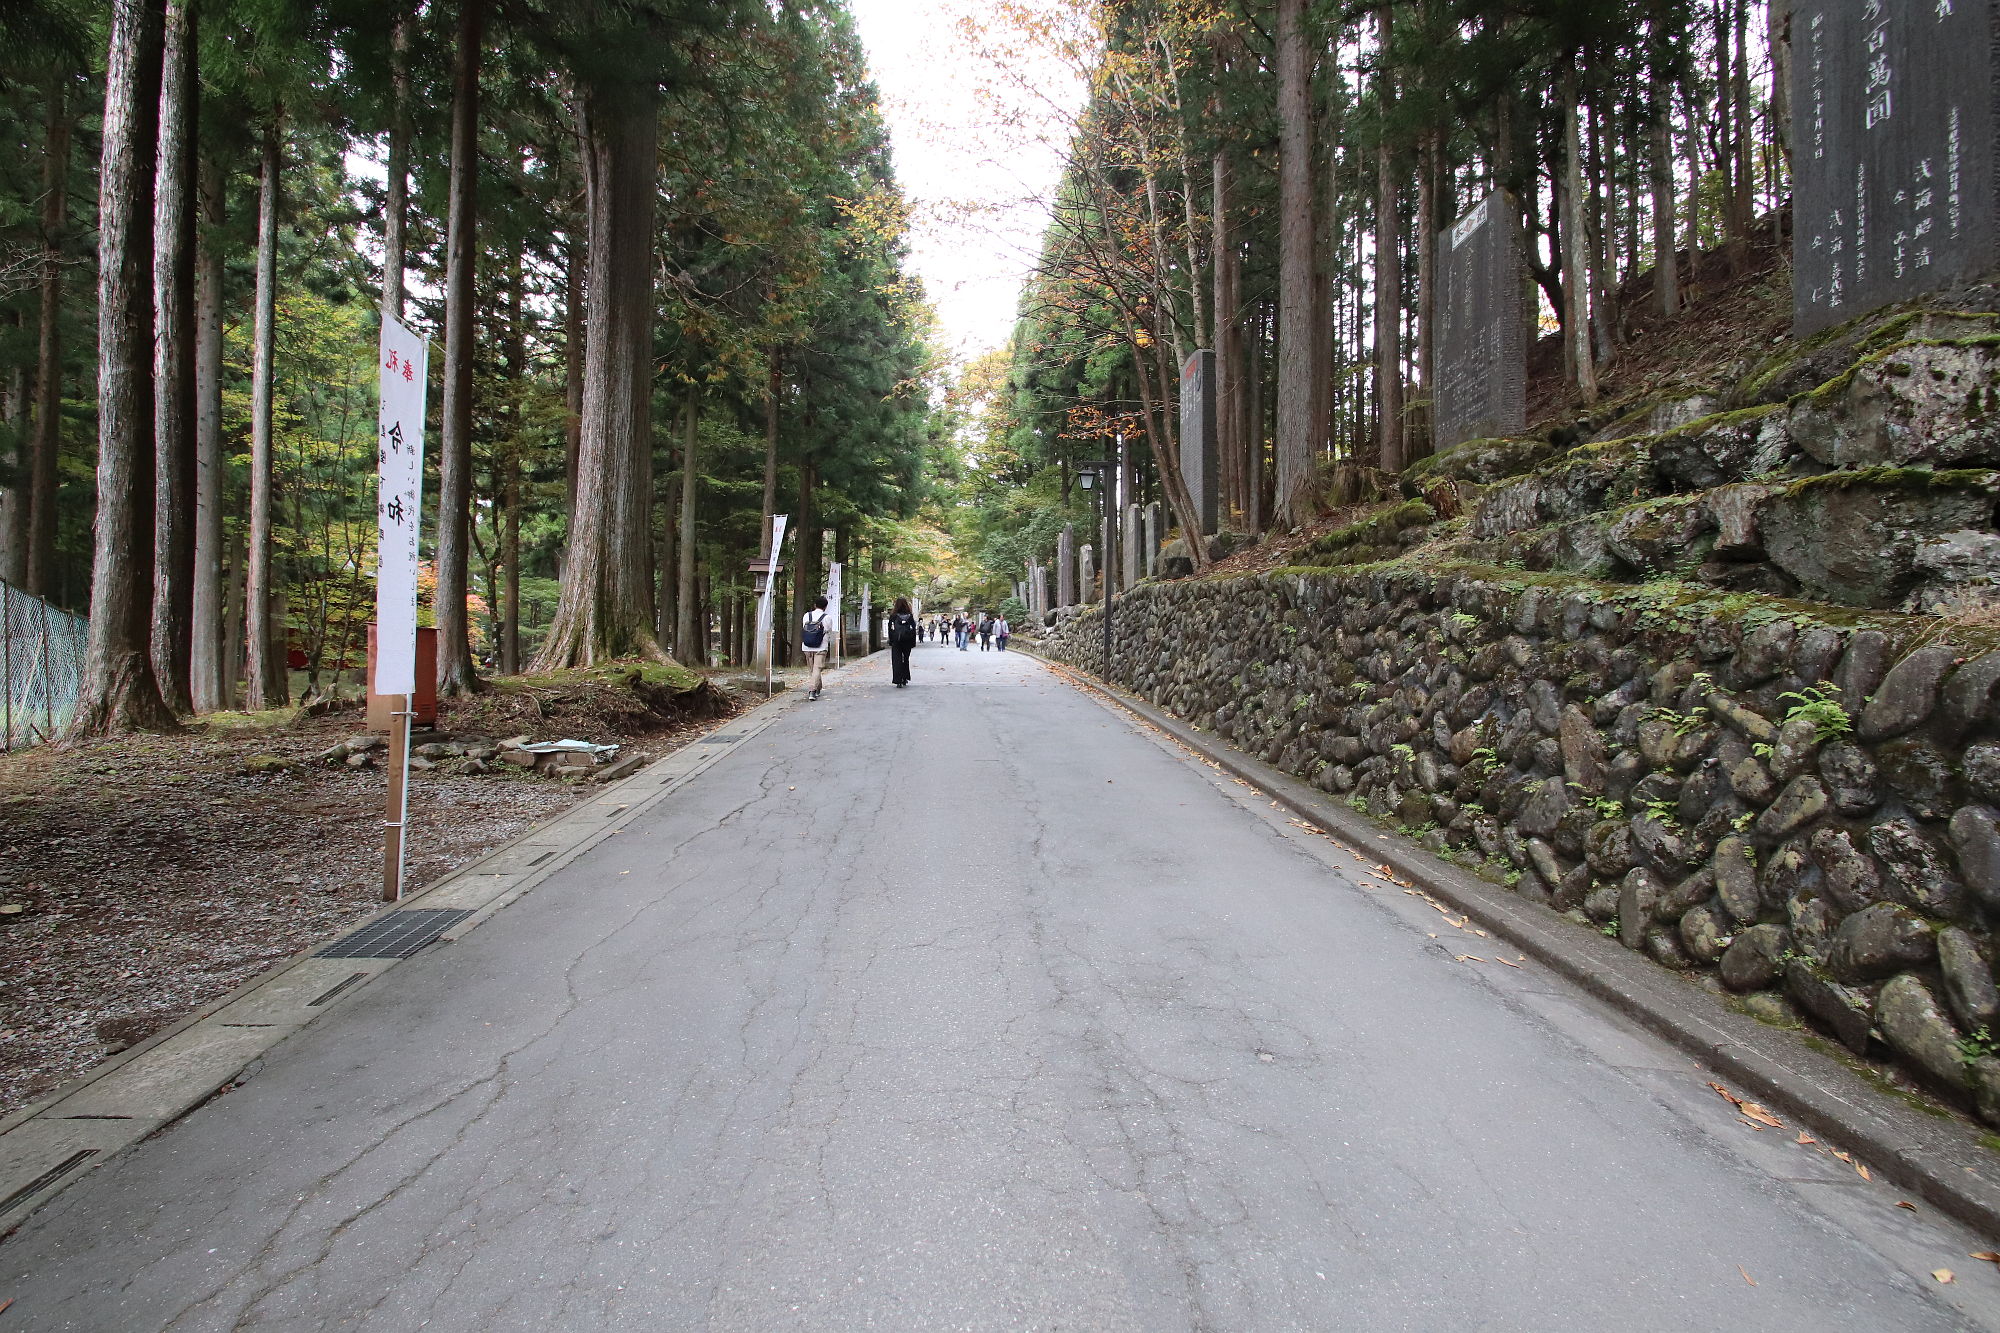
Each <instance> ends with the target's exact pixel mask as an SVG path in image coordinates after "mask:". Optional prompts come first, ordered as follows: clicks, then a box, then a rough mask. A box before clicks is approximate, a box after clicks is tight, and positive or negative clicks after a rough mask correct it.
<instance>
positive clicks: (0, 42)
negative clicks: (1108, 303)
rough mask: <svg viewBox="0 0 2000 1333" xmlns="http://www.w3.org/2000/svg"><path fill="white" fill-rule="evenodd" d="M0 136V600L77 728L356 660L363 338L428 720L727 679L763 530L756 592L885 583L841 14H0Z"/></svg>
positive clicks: (332, 10)
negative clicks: (624, 671) (615, 664)
mask: <svg viewBox="0 0 2000 1333" xmlns="http://www.w3.org/2000/svg"><path fill="white" fill-rule="evenodd" d="M0 126H4V133H5V136H6V142H7V143H8V144H9V146H10V150H11V151H10V152H9V153H8V154H7V156H6V159H5V160H4V161H0V578H4V579H6V580H7V581H8V582H10V583H13V584H15V585H17V586H19V587H21V588H24V589H26V590H27V591H29V592H31V593H35V594H38V595H41V596H44V597H47V598H49V599H50V600H52V601H54V602H56V603H58V604H60V605H65V606H69V607H72V608H76V609H79V610H83V609H86V608H87V610H88V614H89V618H90V648H89V657H88V661H87V664H86V668H85V680H84V685H83V691H82V697H81V699H80V703H79V708H78V715H77V723H76V731H77V733H78V734H90V733H94V732H100V731H106V730H116V729H121V728H132V727H142V728H167V727H172V726H174V725H175V724H176V718H177V717H181V716H186V715H188V714H190V713H195V712H208V711H213V710H220V709H229V708H252V709H257V708H268V707H274V706H277V705H280V704H283V703H285V702H287V701H288V700H289V699H290V697H291V696H292V695H293V693H294V692H295V688H303V689H304V690H305V691H306V692H308V693H311V692H315V691H321V690H325V689H327V688H329V687H330V683H331V681H332V678H333V676H334V673H336V672H337V671H340V670H350V671H351V670H352V668H354V667H355V666H357V665H358V663H359V661H360V657H361V653H362V651H363V638H364V635H365V629H366V624H367V622H368V620H369V619H370V618H371V617H372V597H373V592H372V575H373V561H374V545H375V531H376V526H375V466H374V464H375V448H376V444H375V384H376V379H375V377H376V368H375V365H374V359H375V358H374V352H375V346H376V340H377V335H378V330H379V327H380V323H379V322H380V320H381V319H382V318H384V317H394V318H398V319H401V320H402V321H404V322H405V323H407V324H409V325H410V326H411V327H413V328H415V329H417V330H418V331H420V332H422V333H423V334H424V335H425V336H426V337H428V338H430V339H431V341H432V348H433V350H432V356H431V362H430V367H431V385H430V414H431V420H430V423H429V427H428V429H427V442H426V454H427V458H426V466H427V470H428V476H427V478H426V481H425V507H426V514H425V535H424V541H423V551H424V556H425V560H426V569H425V580H424V586H425V588H426V589H427V593H428V595H427V597H426V599H425V600H426V603H427V614H430V615H432V616H434V618H435V624H436V627H437V630H438V638H439V683H440V687H441V688H442V689H443V690H444V691H445V692H447V693H457V692H465V691H471V690H476V689H478V688H480V685H481V675H482V673H489V674H490V673H492V672H499V673H512V672H517V671H521V670H524V669H528V668H530V667H532V668H533V669H536V670H551V669H558V668H562V667H567V666H575V665H590V664H594V663H598V662H602V661H605V660H608V659H611V658H618V657H629V656H654V657H658V656H665V655H669V654H670V655H672V656H674V657H676V658H678V659H679V660H681V661H683V662H686V663H689V664H699V665H708V664H719V663H724V662H741V661H745V660H747V658H748V637H749V635H748V631H747V625H748V623H749V617H750V605H749V600H750V599H749V598H748V596H747V589H748V586H749V579H748V575H747V567H748V564H749V562H750V561H751V560H753V559H756V558H758V557H760V556H761V555H763V554H765V552H764V549H763V548H764V546H765V544H766V542H767V541H768V535H769V530H770V516H771V514H772V512H773V511H774V510H776V511H779V512H790V513H791V515H792V520H791V531H792V532H794V533H797V534H799V537H798V542H797V545H796V547H794V546H793V545H792V542H791V541H790V540H789V539H788V541H787V551H786V552H785V556H786V558H787V559H788V561H789V562H790V575H791V577H790V578H789V579H788V580H787V581H786V586H785V593H786V595H787V596H788V597H789V598H790V599H791V601H792V603H793V604H797V602H798V600H799V599H802V598H808V597H810V596H811V595H812V594H813V593H815V592H816V591H817V589H818V587H819V585H820V584H821V582H822V581H823V580H824V575H825V565H826V562H827V560H829V559H838V560H842V561H846V562H849V567H850V568H851V569H856V570H857V574H856V575H855V576H851V577H850V578H849V580H848V583H849V586H850V587H857V586H858V584H859V583H860V582H861V581H863V579H867V578H872V581H873V582H874V584H875V591H876V596H877V600H878V604H879V602H880V599H881V598H883V597H884V596H886V595H888V594H890V593H893V592H895V591H899V590H901V589H899V587H898V586H897V585H898V581H899V580H900V581H901V582H902V583H904V584H908V583H909V581H910V579H911V575H910V574H908V573H907V572H905V571H904V570H903V569H902V568H901V567H900V566H901V564H902V563H903V562H901V561H900V559H899V555H900V553H901V552H904V551H905V550H907V549H909V548H910V547H911V545H912V543H921V541H922V540H923V536H922V534H921V533H920V532H919V531H918V530H917V529H916V526H915V525H914V524H913V522H912V520H913V519H914V517H915V514H916V509H917V506H918V504H919V503H920V502H921V500H922V497H923V494H924V487H925V480H926V471H927V459H929V457H930V456H931V454H932V452H933V447H934V445H935V443H936V439H935V437H936V434H937V432H938V431H939V430H940V426H939V424H938V421H937V419H936V414H935V413H934V412H933V410H932V407H931V402H932V399H933V397H935V396H936V395H935V393H934V389H935V386H936V381H937V378H938V376H939V375H940V374H941V372H942V368H941V366H940V364H939V363H938V362H937V360H936V358H935V357H934V356H933V355H932V353H931V352H930V350H929V342H930V339H929V328H928V321H929V318H930V317H929V315H928V313H927V310H926V307H925V305H924V301H923V296H922V293H921V291H920V290H919V289H918V287H917V285H916V283H915V281H914V279H913V278H911V277H910V276H909V275H908V274H907V273H906V272H905V259H904V252H903V247H904V237H903V231H904V215H905V211H906V210H905V207H904V204H903V201H902V196H901V194H900V192H899V189H898V187H897V184H896V181H895V178H894V175H893V172H892V170H891V166H890V161H889V153H888V145H887V139H886V135H885V131H884V128H883V125H882V123H881V120H880V116H879V113H878V111H877V108H876V104H875V92H874V89H873V88H872V86H871V85H870V82H869V79H868V74H867V69H866V64H865V60H864V58H863V56H862V53H861V50H860V47H859V44H858V41H857V38H856V36H855V33H854V30H853V26H852V22H851V20H850V18H849V16H848V15H847V13H846V11H845V9H844V8H843V6H842V4H841V3H840V0H823V2H822V0H803V2H801V0H788V3H784V4H760V3H752V2H751V0H9V3H7V4H4V5H0ZM781 609H782V607H781ZM778 623H779V624H780V625H781V626H782V625H784V624H786V623H788V622H787V619H786V618H785V617H784V616H783V615H781V616H780V618H779V621H778Z"/></svg>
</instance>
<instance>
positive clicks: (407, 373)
mask: <svg viewBox="0 0 2000 1333" xmlns="http://www.w3.org/2000/svg"><path fill="white" fill-rule="evenodd" d="M416 377H417V375H416V370H415V368H414V367H412V366H411V365H410V363H409V362H407V361H405V362H404V363H403V378H404V379H406V380H413V379H415V378H416Z"/></svg>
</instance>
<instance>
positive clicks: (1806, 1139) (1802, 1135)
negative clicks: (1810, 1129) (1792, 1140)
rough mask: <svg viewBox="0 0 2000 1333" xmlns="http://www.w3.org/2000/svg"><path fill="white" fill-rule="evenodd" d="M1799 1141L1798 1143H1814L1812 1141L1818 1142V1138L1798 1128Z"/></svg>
mask: <svg viewBox="0 0 2000 1333" xmlns="http://www.w3.org/2000/svg"><path fill="white" fill-rule="evenodd" d="M1799 1142H1800V1143H1804V1144H1814V1143H1818V1142H1819V1140H1818V1139H1816V1138H1814V1137H1813V1136H1812V1135H1810V1134H1808V1133H1806V1132H1805V1131H1804V1130H1800V1131H1799Z"/></svg>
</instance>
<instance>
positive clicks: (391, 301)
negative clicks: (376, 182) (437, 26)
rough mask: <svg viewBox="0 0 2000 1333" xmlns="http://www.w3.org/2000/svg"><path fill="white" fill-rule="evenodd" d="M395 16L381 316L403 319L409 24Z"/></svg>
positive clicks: (391, 41) (407, 19) (409, 17)
mask: <svg viewBox="0 0 2000 1333" xmlns="http://www.w3.org/2000/svg"><path fill="white" fill-rule="evenodd" d="M414 21H415V18H414V16H413V15H411V14H409V13H408V12H405V13H402V14H400V15H398V16H397V18H396V29H395V32H394V33H393V34H392V35H391V36H390V39H389V102H390V106H389V168H388V172H389V182H388V188H387V189H386V191H385V192H384V194H383V199H382V319H383V322H384V323H386V322H388V321H389V320H392V319H393V320H395V321H397V322H398V323H401V322H402V319H403V286H404V282H403V269H404V259H403V246H404V241H403V228H404V223H405V222H406V221H407V219H408V217H409V211H410V25H411V24H412V23H413V22H414Z"/></svg>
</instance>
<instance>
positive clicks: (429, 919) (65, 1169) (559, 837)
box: [0, 693, 802, 1240]
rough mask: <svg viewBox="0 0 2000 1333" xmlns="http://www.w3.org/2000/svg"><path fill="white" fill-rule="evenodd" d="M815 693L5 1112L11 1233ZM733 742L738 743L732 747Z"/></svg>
mask: <svg viewBox="0 0 2000 1333" xmlns="http://www.w3.org/2000/svg"><path fill="white" fill-rule="evenodd" d="M800 697H802V696H799V695H796V694H791V693H785V694H779V695H776V696H774V697H773V698H771V699H770V700H768V701H764V702H760V703H758V704H756V705H755V706H753V707H752V708H751V709H750V710H749V711H747V712H745V713H743V714H741V715H739V716H737V717H735V718H732V719H730V720H729V722H727V723H726V724H724V726H723V727H722V729H720V730H719V731H717V732H714V733H711V735H710V736H709V737H704V738H702V741H703V742H713V743H702V742H697V743H693V744H688V745H683V746H682V747H681V748H680V749H678V750H676V751H674V753H672V754H670V755H668V756H666V757H665V758H663V759H660V760H658V761H657V762H655V763H653V764H651V765H648V766H647V767H645V768H642V769H640V770H638V771H637V772H636V773H634V774H633V775H632V776H631V777H628V778H625V779H624V780H622V781H620V782H618V783H616V784H614V785H612V786H609V787H606V788H605V789H604V790H603V791H602V792H600V793H599V794H597V795H595V796H593V797H592V798H591V799H589V800H587V801H584V802H583V803H581V804H579V805H575V806H572V807H570V808H569V809H568V810H565V811H563V812H562V813H561V814H559V815H556V816H555V817H554V818H552V819H550V820H548V821H547V822H546V823H544V824H541V825H539V826H537V827H535V828H532V829H530V830H528V831H527V832H526V833H523V834H521V835H520V836H518V837H516V838H514V839H512V840H511V841H509V842H507V843H505V844H503V845H501V846H500V847H497V848H495V849H494V850H493V851H491V852H489V853H488V854H487V855H485V856H484V857H481V858H480V859H479V860H477V861H475V862H473V863H472V864H471V865H468V866H465V867H463V868H462V869H460V870H458V871H456V872H454V873H453V874H451V875H449V876H447V877H446V878H444V879H442V880H440V881H438V882H437V883H436V884H434V885H432V886H431V887H429V888H427V889H424V890H423V891H421V892H419V893H416V894H413V895H411V896H410V897H408V898H405V899H404V900H403V901H402V902H400V903H397V904H395V905H393V906H386V905H385V907H384V908H383V910H381V911H380V912H377V913H376V914H375V915H374V916H372V917H370V918H368V919H366V920H364V921H362V922H359V923H357V924H356V925H355V926H354V927H351V928H350V929H349V930H348V931H346V932H345V933H343V934H342V935H340V936H339V937H338V938H336V939H333V940H327V941H322V942H320V943H318V944H315V945H313V946H312V947H311V948H310V949H308V950H306V951H305V952H304V953H302V954H300V955H299V956H297V957H295V958H294V959H293V960H292V961H291V962H290V963H287V964H281V965H279V966H278V967H277V968H276V969H274V970H273V971H270V972H266V973H264V974H263V975H262V976H259V977H255V978H253V979H251V980H250V981H248V982H246V983H244V984H243V985H242V986H240V987H238V988H237V989H236V990H234V991H232V992H230V993H229V994H228V995H225V996H223V997H222V998H221V999H219V1000H216V1001H214V1002H213V1003H211V1004H210V1005H208V1006H207V1007H206V1008H203V1009H200V1010H197V1011H196V1012H194V1013H193V1014H190V1015H189V1016H188V1017H187V1018H185V1019H183V1020H182V1021H180V1022H179V1023H177V1024H174V1025H173V1026H172V1027H169V1028H167V1029H166V1030H165V1031H163V1032H161V1033H159V1034H157V1035H155V1036H153V1037H151V1038H149V1039H147V1040H146V1041H143V1042H141V1043H139V1044H138V1045H136V1046H133V1047H132V1048H131V1049H129V1050H126V1051H122V1052H120V1053H119V1054H118V1055H115V1056H113V1057H111V1058H110V1059H109V1060H106V1061H105V1062H103V1063H102V1064H100V1065H98V1066H97V1067H96V1068H94V1069H92V1070H90V1071H89V1072H87V1073H85V1074H83V1075H81V1076H80V1077H78V1078H76V1079H74V1080H72V1081H71V1082H69V1083H67V1084H65V1085H64V1086H63V1087H61V1088H59V1089H57V1090H56V1091H55V1092H53V1093H51V1094H50V1095H49V1096H47V1097H45V1098H43V1099H42V1100H40V1101H38V1102H35V1103H34V1104H32V1105H29V1106H26V1107H23V1108H22V1109H20V1110H19V1111H16V1112H14V1113H13V1114H12V1115H9V1116H7V1117H5V1118H4V1119H0V1240H4V1238H5V1237H6V1236H7V1235H8V1234H9V1233H10V1232H12V1231H13V1230H14V1229H15V1228H16V1227H18V1226H19V1225H20V1224H21V1223H22V1222H23V1221H25V1220H26V1219H27V1218H28V1216H29V1215H30V1214H31V1213H33V1212H34V1211H35V1210H36V1209H37V1208H39V1207H41V1206H42V1205H43V1204H45V1203H47V1202H48V1201H49V1200H50V1199H53V1198H54V1197H55V1196H56V1195H57V1194H59V1193H60V1192H61V1191H62V1190H63V1189H64V1188H66V1187H67V1186H69V1185H71V1184H73V1183H75V1182H76V1181H77V1180H80V1179H82V1178H83V1177H84V1176H85V1175H87V1174H88V1173H89V1172H90V1171H91V1170H92V1169H94V1168H96V1167H99V1166H102V1165H103V1164H104V1163H105V1162H107V1161H109V1160H110V1159H111V1158H112V1157H114V1156H116V1155H117V1154H118V1153H120V1152H122V1151H123V1150H124V1149H126V1148H129V1147H131V1146H132V1145H133V1144H135V1143H137V1142H139V1141H140V1140H141V1139H144V1138H146V1137H147V1136H149V1135H151V1134H153V1133H154V1132H156V1131H158V1130H160V1129H162V1128H164V1127H165V1126H167V1125H169V1124H171V1123H172V1122H173V1121H175V1120H177V1119H179V1118H180V1117H181V1116H183V1115H186V1114H187V1113H188V1112H189V1111H191V1110H193V1109H194V1108H195V1107H197V1106H199V1105H200V1104H201V1103H203V1102H205V1101H207V1100H208V1099H209V1098H210V1097H212V1096H214V1095H215V1094H216V1092H218V1091H220V1090H222V1089H224V1088H227V1087H228V1086H230V1085H231V1084H232V1083H234V1082H236V1081H237V1080H238V1078H239V1077H240V1076H241V1075H242V1074H243V1072H244V1071H245V1070H246V1069H248V1068H249V1067H250V1066H251V1065H252V1064H254V1063H255V1062H256V1061H257V1060H259V1059H260V1058H262V1057H263V1056H264V1054H265V1053H266V1052H268V1051H269V1050H271V1048H272V1047H274V1046H276V1045H277V1044H278V1043H279V1042H281V1041H283V1040H284V1039H285V1038H286V1037H288V1036H290V1035H291V1034H292V1033H294V1032H296V1031H298V1030H299V1029H300V1028H302V1027H304V1026H305V1025H306V1024H308V1023H310V1022H312V1021H313V1020H314V1019H316V1018H318V1017H319V1016H320V1015H322V1014H325V1013H328V1012H331V1011H332V1010H333V1009H334V1008H335V1007H337V1006H338V1005H339V1004H340V1002H341V1001H343V1000H346V999H348V998H350V997H352V996H353V995H355V994H356V993H358V992H359V991H360V990H361V989H362V987H364V986H366V985H367V984H368V983H369V982H370V981H372V980H374V979H375V978H376V977H378V976H380V975H381V974H382V973H384V972H386V971H388V970H389V969H390V968H392V967H395V966H396V965H397V964H398V963H400V962H402V961H404V960H405V959H408V958H411V957H414V956H416V954H418V953H420V952H422V950H423V949H424V948H425V947H426V946H428V945H430V944H433V943H437V942H449V941H452V940H456V939H459V938H460V937H462V936H463V935H464V934H465V933H466V932H467V931H470V930H473V929H475V928H476V927H477V926H479V925H480V924H481V923H482V922H484V921H486V920H487V919H488V918H489V917H491V916H493V914H494V913H496V912H498V911H499V910H500V909H501V908H503V907H505V906H506V905H507V904H509V903H511V902H513V901H514V900H515V899H517V898H519V897H521V895H523V894H525V893H527V892H529V891H530V890H532V889H534V888H535V887H537V886H538V885H539V884H541V883H542V881H544V880H545V879H547V878H548V877H549V876H550V875H552V874H554V873H555V872H556V871H558V870H560V869H562V868H563V867H564V866H566V865H568V864H569V863H570V862H571V861H573V860H574V859H576V857H578V856H579V855H581V854H582V853H584V852H586V851H588V850H589V849H590V848H592V847H594V846H596V845H597V844H598V843H599V842H602V841H603V840H604V839H606V838H608V837H610V836H611V835H613V834H614V833H617V832H618V831H619V830H620V829H622V828H623V827H625V825H627V824H628V823H630V822H631V821H632V819H634V818H636V817H637V816H639V815H641V814H644V813H645V812H646V811H648V810H650V809H651V808H652V807H653V806H655V805H657V804H659V803H660V802H662V801H664V800H666V798H668V797H669V796H671V795H673V793H674V791H675V790H676V789H677V788H679V787H680V786H682V785H683V784H685V783H686V782H688V781H690V780H692V779H693V778H695V777H697V776H699V775H700V774H701V773H702V772H703V771H704V770H705V769H707V768H708V767H709V766H710V765H712V764H715V763H718V762H720V761H721V760H722V759H724V758H725V757H727V756H728V755H730V754H733V753H734V752H735V749H736V746H737V745H738V744H740V743H742V742H744V741H748V740H750V739H752V738H753V737H755V736H756V735H757V734H758V733H760V732H762V731H763V730H764V729H765V728H766V727H768V726H770V725H771V724H772V723H773V722H775V721H776V720H777V719H778V718H779V717H780V716H781V715H782V714H783V713H784V712H785V711H786V710H787V709H789V708H790V707H792V706H793V705H794V704H795V703H796V702H797V701H798V699H799V698H800ZM725 742H726V743H725Z"/></svg>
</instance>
